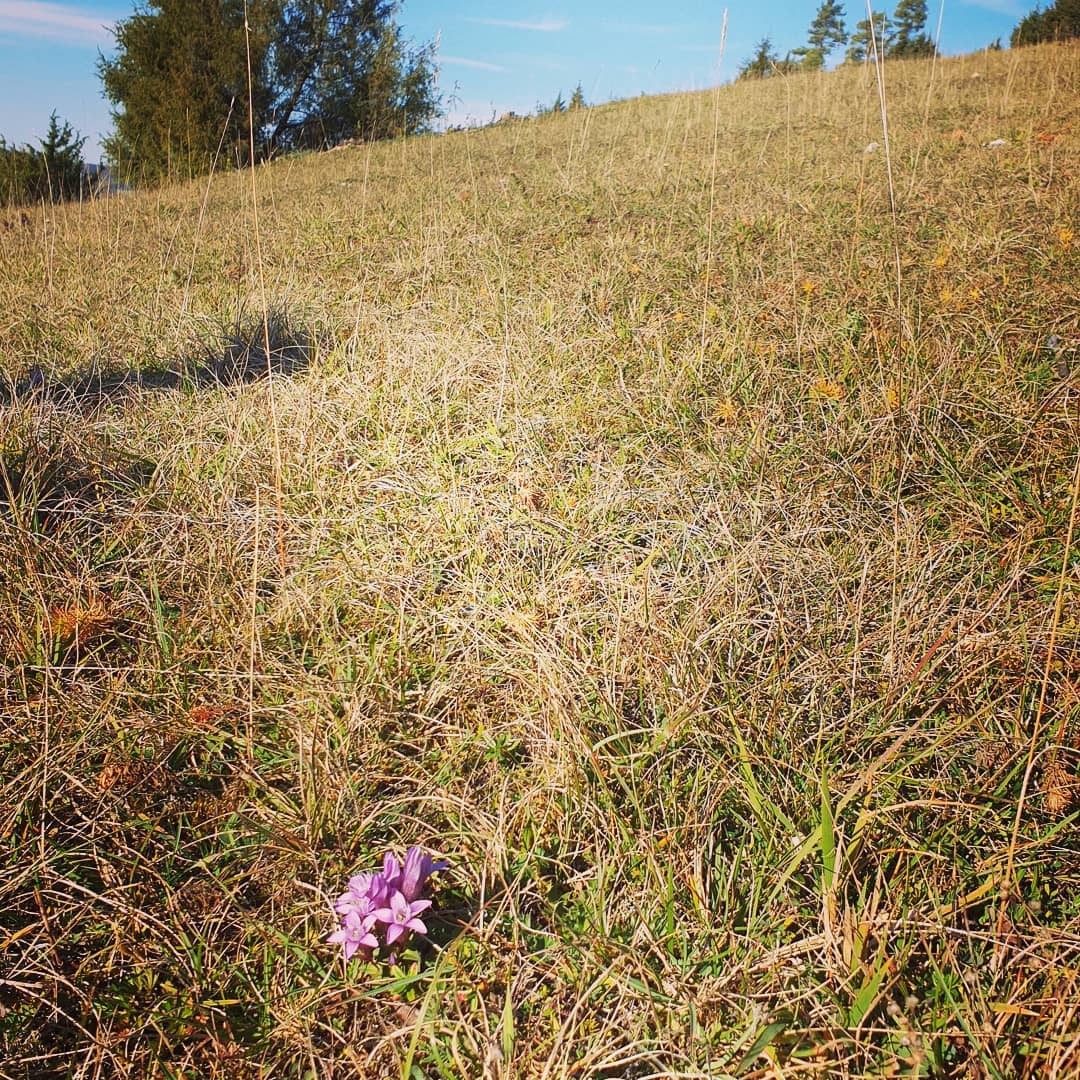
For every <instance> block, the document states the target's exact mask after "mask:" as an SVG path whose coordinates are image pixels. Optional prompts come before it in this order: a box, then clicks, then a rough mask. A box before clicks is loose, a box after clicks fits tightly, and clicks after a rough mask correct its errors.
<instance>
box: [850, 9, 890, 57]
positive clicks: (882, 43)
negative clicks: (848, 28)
mask: <svg viewBox="0 0 1080 1080" xmlns="http://www.w3.org/2000/svg"><path fill="white" fill-rule="evenodd" d="M890 31H891V28H890V26H889V19H888V16H887V15H886V14H885V12H883V11H875V12H874V22H873V33H871V23H870V20H869V19H862V20H860V21H859V22H857V23H856V24H855V32H854V33H853V34H852V35H851V39H850V40H849V42H848V50H847V53H846V55H845V59H846V60H848V61H850V62H851V63H855V64H861V63H863V61H865V60H872V59H873V57H874V50H875V46H876V49H877V55H878V56H884V55H885V53H886V52H887V51H888V48H889V44H890V42H891V32H890Z"/></svg>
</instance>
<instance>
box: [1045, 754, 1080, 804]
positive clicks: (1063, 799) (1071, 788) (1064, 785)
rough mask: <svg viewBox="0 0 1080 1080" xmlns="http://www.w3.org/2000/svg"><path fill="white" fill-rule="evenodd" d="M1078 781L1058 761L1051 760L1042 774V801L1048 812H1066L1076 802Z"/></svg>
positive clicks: (1079, 784)
mask: <svg viewBox="0 0 1080 1080" xmlns="http://www.w3.org/2000/svg"><path fill="white" fill-rule="evenodd" d="M1078 787H1080V782H1078V781H1077V778H1076V777H1075V776H1074V775H1073V774H1072V773H1071V772H1070V771H1069V770H1068V769H1067V768H1066V767H1065V766H1064V765H1062V764H1061V762H1060V761H1055V762H1052V763H1051V764H1050V765H1048V766H1047V767H1046V772H1045V773H1044V774H1043V782H1042V790H1043V803H1044V804H1045V806H1046V809H1047V811H1048V812H1049V813H1051V814H1055V815H1058V816H1061V815H1063V814H1067V813H1068V812H1069V810H1070V809H1071V808H1072V806H1073V804H1074V803H1075V802H1076V796H1077V788H1078Z"/></svg>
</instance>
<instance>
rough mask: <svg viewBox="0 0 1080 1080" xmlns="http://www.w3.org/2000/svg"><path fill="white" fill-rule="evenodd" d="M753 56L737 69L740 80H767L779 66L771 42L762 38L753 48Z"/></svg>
mask: <svg viewBox="0 0 1080 1080" xmlns="http://www.w3.org/2000/svg"><path fill="white" fill-rule="evenodd" d="M755 50H756V51H755V52H754V55H753V56H752V57H751V58H750V59H749V60H747V61H746V62H745V63H744V64H743V65H742V66H741V67H740V68H739V78H740V79H767V78H768V77H769V76H770V75H772V74H773V73H774V72H775V71H776V69H777V65H778V64H779V57H777V55H776V53H774V52H773V47H772V41H770V40H769V38H767V37H763V38H762V39H761V40H760V41H759V42H758V43H757V45H756V46H755Z"/></svg>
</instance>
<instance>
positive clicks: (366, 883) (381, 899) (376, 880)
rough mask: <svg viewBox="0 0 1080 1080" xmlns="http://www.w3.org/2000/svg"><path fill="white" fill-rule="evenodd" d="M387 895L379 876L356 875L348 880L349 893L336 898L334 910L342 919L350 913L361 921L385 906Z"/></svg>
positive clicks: (368, 874) (387, 891) (369, 874)
mask: <svg viewBox="0 0 1080 1080" xmlns="http://www.w3.org/2000/svg"><path fill="white" fill-rule="evenodd" d="M388 895H389V890H388V889H387V887H386V882H385V881H384V880H383V878H382V875H381V874H372V873H365V874H357V875H356V876H355V877H351V878H349V891H348V892H344V893H342V894H341V895H340V896H339V897H338V899H337V902H336V903H335V904H334V910H335V911H336V912H337V913H338V914H339V915H340V916H341V917H342V918H344V917H345V916H346V915H348V914H349V912H350V911H352V912H355V913H356V914H357V915H359V916H360V918H361V919H366V918H367V917H368V916H369V915H371V914H373V913H374V911H375V909H376V908H380V907H385V906H386V898H387V896H388Z"/></svg>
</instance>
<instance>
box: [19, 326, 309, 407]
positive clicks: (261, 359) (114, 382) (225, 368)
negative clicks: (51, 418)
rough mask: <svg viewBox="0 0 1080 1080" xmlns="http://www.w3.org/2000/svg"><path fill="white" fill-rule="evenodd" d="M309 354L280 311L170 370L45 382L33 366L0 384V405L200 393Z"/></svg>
mask: <svg viewBox="0 0 1080 1080" xmlns="http://www.w3.org/2000/svg"><path fill="white" fill-rule="evenodd" d="M313 355H314V342H313V341H312V337H311V334H310V333H309V332H308V331H307V330H304V329H301V328H299V327H297V326H296V325H295V324H294V323H293V322H292V321H291V320H290V318H289V316H288V315H287V314H286V313H284V312H281V311H272V312H270V313H269V314H268V315H267V317H266V319H265V320H264V319H263V318H262V317H261V316H258V317H253V318H250V319H247V320H245V321H243V322H241V323H240V324H238V325H237V327H236V328H235V329H234V330H233V331H231V332H228V333H225V334H224V335H223V340H222V342H221V344H220V347H219V348H216V349H213V350H211V349H208V348H206V349H204V350H203V351H202V353H201V355H196V356H195V357H189V358H184V359H182V360H180V361H179V362H178V363H176V364H175V365H173V366H172V367H168V368H164V369H150V370H130V371H105V370H102V369H100V368H98V367H97V366H96V365H95V366H91V367H88V368H85V369H83V370H81V371H77V372H75V374H74V375H72V376H71V377H70V378H68V379H64V380H60V381H50V380H49V379H47V378H46V376H45V374H44V372H43V371H42V369H41V368H40V367H38V366H37V365H34V366H33V367H32V368H31V369H30V371H29V372H28V373H27V374H26V375H25V376H24V377H23V378H22V379H20V380H19V381H18V382H17V383H15V385H14V386H11V387H3V386H0V404H4V405H10V404H12V403H15V402H21V401H28V400H32V399H42V400H47V401H49V402H52V403H55V404H60V405H64V404H66V405H69V406H72V407H74V408H77V409H80V410H81V409H87V408H93V407H95V406H97V405H103V404H107V403H108V402H110V401H113V400H116V399H117V398H120V397H122V396H123V395H124V394H126V393H129V392H130V391H132V390H144V391H168V390H185V389H187V390H203V389H213V388H215V387H221V386H234V385H237V384H241V383H250V382H255V381H256V380H258V379H264V378H266V377H267V376H270V375H284V376H295V375H299V374H301V373H302V372H304V371H306V370H307V369H308V367H310V365H311V359H312V356H313Z"/></svg>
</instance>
